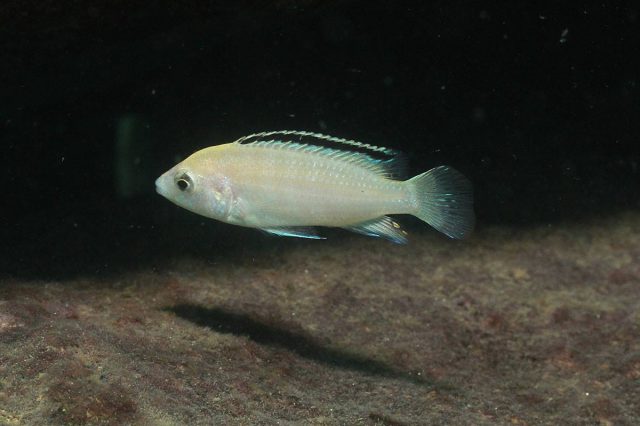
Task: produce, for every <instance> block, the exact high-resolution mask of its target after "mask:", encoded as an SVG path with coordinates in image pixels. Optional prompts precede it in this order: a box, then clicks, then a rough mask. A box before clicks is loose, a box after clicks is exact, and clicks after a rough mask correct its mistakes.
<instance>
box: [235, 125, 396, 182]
mask: <svg viewBox="0 0 640 426" xmlns="http://www.w3.org/2000/svg"><path fill="white" fill-rule="evenodd" d="M234 143H237V144H240V145H254V146H264V147H273V148H285V149H293V150H299V151H305V152H309V153H313V154H319V155H323V156H326V157H330V158H334V159H340V160H344V161H348V162H351V163H354V164H358V165H359V166H362V167H365V168H367V169H369V170H372V171H374V172H376V173H379V174H381V175H384V176H385V177H389V178H393V179H404V178H405V177H406V159H405V157H404V155H403V154H402V153H401V152H400V151H396V150H393V149H390V148H385V147H380V146H375V145H370V144H366V143H363V142H358V141H355V140H351V139H343V138H337V137H334V136H329V135H324V134H321V133H314V132H306V131H299V130H279V131H270V132H261V133H254V134H252V135H248V136H243V137H241V138H240V139H238V140H236V141H235V142H234Z"/></svg>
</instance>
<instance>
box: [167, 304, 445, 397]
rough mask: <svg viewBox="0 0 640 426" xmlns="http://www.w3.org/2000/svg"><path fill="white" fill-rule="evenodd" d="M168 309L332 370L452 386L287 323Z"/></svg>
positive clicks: (206, 310)
mask: <svg viewBox="0 0 640 426" xmlns="http://www.w3.org/2000/svg"><path fill="white" fill-rule="evenodd" d="M166 310H167V311H169V312H173V313H175V314H176V315H177V316H179V317H180V318H183V319H186V320H187V321H191V322H193V323H194V324H197V325H200V326H203V327H209V328H211V329H212V330H215V331H217V332H219V333H225V334H233V335H238V336H246V337H248V338H249V339H251V340H253V341H254V342H256V343H258V344H261V345H265V346H270V347H279V348H283V349H285V350H288V351H291V352H293V353H295V354H297V355H298V356H300V357H302V358H306V359H309V360H312V361H315V362H318V363H322V364H325V365H328V366H331V367H335V368H340V369H344V370H351V371H357V372H360V373H365V374H368V375H372V376H382V377H388V378H391V379H399V380H405V381H408V382H411V383H414V384H418V385H423V386H432V387H436V386H437V387H438V388H441V390H443V389H442V388H449V387H450V386H448V385H446V384H442V383H436V382H434V381H433V380H430V379H428V378H425V377H422V376H418V375H416V374H413V373H409V372H404V371H399V370H397V369H395V368H393V367H391V366H389V365H387V364H385V363H383V362H380V361H376V360H373V359H370V358H367V357H364V356H361V355H356V354H352V353H349V352H347V351H342V350H338V349H332V348H327V347H324V346H322V345H320V344H319V343H317V342H315V341H314V340H313V338H311V337H309V336H305V335H304V334H303V333H300V332H293V331H291V330H288V329H286V328H285V327H286V324H280V325H279V324H274V323H273V322H272V321H271V322H270V321H269V320H264V319H259V318H252V317H250V316H249V315H245V314H238V313H233V312H229V311H226V310H224V309H220V308H205V307H202V306H196V305H177V306H173V307H169V308H166Z"/></svg>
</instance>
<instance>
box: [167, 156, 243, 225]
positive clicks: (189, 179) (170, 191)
mask: <svg viewBox="0 0 640 426" xmlns="http://www.w3.org/2000/svg"><path fill="white" fill-rule="evenodd" d="M203 151H204V150H203ZM203 154H204V153H203V152H202V151H199V152H197V153H195V154H193V155H191V156H190V157H188V158H187V159H185V160H184V161H182V162H181V163H178V164H176V165H175V166H173V167H172V168H171V169H169V170H168V171H167V172H165V173H163V174H162V175H161V176H160V177H159V178H158V179H156V192H157V193H158V194H160V195H162V196H163V197H165V198H166V199H167V200H169V201H171V202H172V203H174V204H177V205H178V206H180V207H182V208H184V209H187V210H189V211H191V212H193V213H197V214H200V215H202V216H206V217H210V218H213V219H218V220H223V221H224V220H226V219H227V218H228V216H229V213H230V210H231V206H232V205H233V191H232V190H231V184H230V182H229V179H228V178H227V177H226V176H225V175H224V173H223V172H222V170H220V168H219V167H216V166H217V164H218V162H217V161H215V159H214V158H209V157H208V156H207V155H203Z"/></svg>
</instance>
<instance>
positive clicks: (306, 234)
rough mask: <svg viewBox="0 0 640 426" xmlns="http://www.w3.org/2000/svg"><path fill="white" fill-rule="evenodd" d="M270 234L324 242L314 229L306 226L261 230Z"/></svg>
mask: <svg viewBox="0 0 640 426" xmlns="http://www.w3.org/2000/svg"><path fill="white" fill-rule="evenodd" d="M260 229H262V230H263V231H264V232H267V233H269V234H273V235H278V236H280V237H298V238H311V239H313V240H324V239H325V237H321V236H320V235H318V233H317V232H316V230H315V228H313V227H306V226H282V227H278V228H260Z"/></svg>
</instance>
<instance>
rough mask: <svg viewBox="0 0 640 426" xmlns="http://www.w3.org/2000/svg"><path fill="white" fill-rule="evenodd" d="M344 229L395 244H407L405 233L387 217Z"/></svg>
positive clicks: (396, 223)
mask: <svg viewBox="0 0 640 426" xmlns="http://www.w3.org/2000/svg"><path fill="white" fill-rule="evenodd" d="M345 229H348V230H349V231H353V232H357V233H359V234H364V235H369V236H371V237H382V238H386V239H387V240H390V241H392V242H394V243H396V244H406V243H407V233H406V232H405V231H403V230H402V228H401V227H400V224H398V222H396V221H395V220H393V219H391V218H390V217H389V216H382V217H379V218H377V219H373V220H368V221H366V222H362V223H358V224H356V225H353V226H347V227H345Z"/></svg>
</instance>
